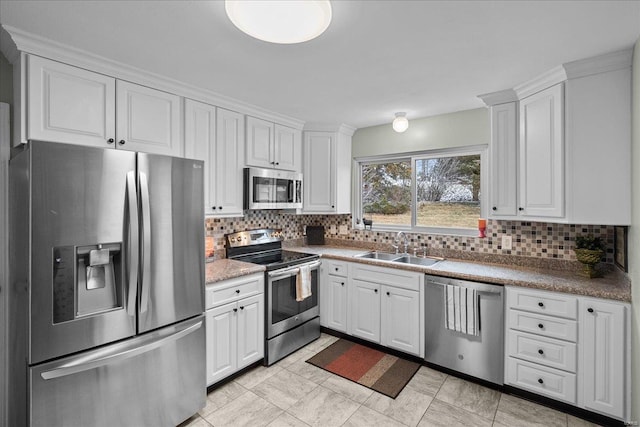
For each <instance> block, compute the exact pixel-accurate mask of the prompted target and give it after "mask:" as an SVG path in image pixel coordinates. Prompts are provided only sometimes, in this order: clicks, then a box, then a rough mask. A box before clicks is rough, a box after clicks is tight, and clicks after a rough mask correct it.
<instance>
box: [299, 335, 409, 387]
mask: <svg viewBox="0 0 640 427" xmlns="http://www.w3.org/2000/svg"><path fill="white" fill-rule="evenodd" d="M307 363H311V364H312V365H315V366H317V367H319V368H322V369H324V370H326V371H329V372H331V373H334V374H336V375H340V376H341V377H343V378H346V379H348V380H351V381H353V382H356V383H358V384H362V385H363V386H365V387H369V388H370V389H372V390H375V391H377V392H378V393H382V394H384V395H386V396H389V397H392V398H394V399H395V398H396V396H398V394H400V392H401V391H402V389H403V388H404V386H406V385H407V383H408V382H409V381H410V380H411V378H412V377H413V375H414V374H415V373H416V372H417V371H418V369H420V364H418V363H416V362H411V361H409V360H405V359H402V358H400V357H396V356H392V355H390V354H387V353H384V352H382V351H378V350H374V349H372V348H369V347H365V346H363V345H360V344H356V343H353V342H351V341H347V340H345V339H339V340H338V341H336V342H334V343H333V344H331V345H330V346H329V347H327V348H325V349H324V350H322V351H321V352H319V353H318V354H316V355H315V356H313V357H312V358H310V359H309V360H307Z"/></svg>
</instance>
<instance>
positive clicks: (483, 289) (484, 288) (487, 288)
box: [427, 280, 503, 295]
mask: <svg viewBox="0 0 640 427" xmlns="http://www.w3.org/2000/svg"><path fill="white" fill-rule="evenodd" d="M427 283H428V284H432V285H439V286H442V287H444V286H447V285H452V286H459V287H461V288H469V289H475V290H476V292H480V293H485V294H498V295H499V294H501V293H502V289H503V288H502V286H500V285H483V284H480V283H473V284H472V286H466V284H464V283H461V284H458V283H455V282H454V283H442V282H434V281H432V280H429V281H428V282H427ZM493 288H498V289H493Z"/></svg>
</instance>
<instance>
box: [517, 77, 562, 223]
mask: <svg viewBox="0 0 640 427" xmlns="http://www.w3.org/2000/svg"><path fill="white" fill-rule="evenodd" d="M563 105H564V100H563V86H562V84H558V85H555V86H552V87H550V88H549V89H546V90H543V91H542V92H538V93H536V94H534V95H531V96H530V97H528V98H525V99H523V100H521V101H520V161H519V164H518V166H519V182H520V202H519V206H518V210H519V212H520V213H521V214H522V215H526V216H536V217H563V216H564V124H563Z"/></svg>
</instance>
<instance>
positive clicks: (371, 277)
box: [320, 260, 424, 357]
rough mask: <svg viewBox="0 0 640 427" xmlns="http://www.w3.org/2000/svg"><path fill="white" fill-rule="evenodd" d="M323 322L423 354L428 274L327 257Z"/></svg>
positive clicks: (321, 312) (333, 327) (323, 296)
mask: <svg viewBox="0 0 640 427" xmlns="http://www.w3.org/2000/svg"><path fill="white" fill-rule="evenodd" d="M323 271H324V272H325V274H324V275H322V288H321V289H322V291H321V301H320V323H321V325H322V326H325V327H327V328H331V329H333V330H337V331H340V332H346V333H347V334H349V335H351V336H354V337H358V338H362V339H364V340H367V341H371V342H375V343H377V344H381V345H383V346H385V347H389V348H393V349H396V350H400V351H403V352H405V353H409V354H413V355H416V356H420V357H423V356H424V337H423V336H424V301H423V299H424V293H423V291H422V289H423V286H422V285H421V284H424V275H423V274H421V273H416V272H412V271H406V270H401V269H395V268H387V267H378V266H372V265H368V264H361V263H348V262H344V261H335V260H323Z"/></svg>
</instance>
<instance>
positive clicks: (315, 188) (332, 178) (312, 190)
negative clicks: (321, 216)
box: [302, 131, 352, 213]
mask: <svg viewBox="0 0 640 427" xmlns="http://www.w3.org/2000/svg"><path fill="white" fill-rule="evenodd" d="M302 151H303V159H304V161H303V170H302V173H303V175H304V178H303V179H304V192H303V199H304V203H303V212H304V213H349V212H351V160H352V159H351V134H346V133H343V132H327V131H309V132H307V131H305V133H304V142H303V150H302Z"/></svg>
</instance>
